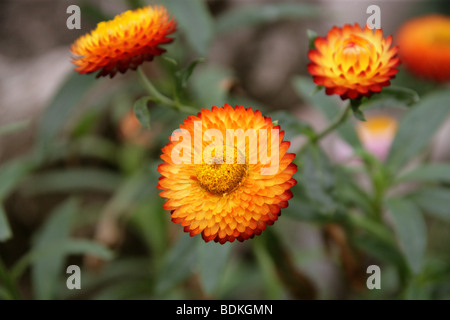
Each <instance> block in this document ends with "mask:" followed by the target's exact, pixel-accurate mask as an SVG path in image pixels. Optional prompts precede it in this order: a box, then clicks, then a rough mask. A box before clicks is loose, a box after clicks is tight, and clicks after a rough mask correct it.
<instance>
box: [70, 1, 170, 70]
mask: <svg viewBox="0 0 450 320" xmlns="http://www.w3.org/2000/svg"><path fill="white" fill-rule="evenodd" d="M175 31H176V22H175V20H174V19H172V18H171V17H170V16H169V14H168V12H167V10H166V9H165V8H164V7H162V6H148V7H145V8H141V9H137V10H129V11H126V12H124V13H122V14H120V15H118V16H116V17H115V18H114V19H113V20H110V21H106V22H100V23H99V24H98V25H97V28H96V29H95V30H93V31H91V33H88V34H85V35H83V36H81V37H80V38H78V39H77V40H76V41H75V42H74V43H73V44H72V47H71V52H72V54H73V55H74V58H73V60H72V62H73V63H74V64H75V65H76V66H77V67H76V68H75V70H76V71H78V72H79V73H92V72H96V71H99V70H100V72H99V73H98V75H97V77H102V76H108V75H109V76H110V77H111V78H112V77H114V75H115V74H116V73H117V72H118V71H119V72H121V73H124V72H125V71H127V70H128V69H132V70H136V68H137V67H138V66H139V65H140V64H142V63H143V62H144V61H151V60H153V58H154V57H155V56H158V55H160V54H162V53H164V52H165V50H164V49H162V48H159V47H158V46H159V45H161V44H165V43H170V42H172V41H173V38H169V37H168V35H169V34H171V33H173V32H175Z"/></svg>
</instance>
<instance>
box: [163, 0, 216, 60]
mask: <svg viewBox="0 0 450 320" xmlns="http://www.w3.org/2000/svg"><path fill="white" fill-rule="evenodd" d="M159 2H160V3H161V4H163V5H164V6H165V7H166V8H167V9H168V10H169V11H170V12H171V13H172V14H173V16H174V17H175V19H176V20H177V21H178V25H179V27H180V29H181V30H182V32H183V33H184V35H185V36H186V39H187V41H188V43H189V45H190V46H191V47H192V49H193V50H194V51H195V52H196V53H197V54H199V55H201V56H206V55H207V53H208V50H209V46H210V44H211V40H212V37H213V28H214V27H213V19H212V16H211V13H210V12H209V10H208V8H207V6H206V2H205V1H202V0H189V1H185V0H161V1H159Z"/></svg>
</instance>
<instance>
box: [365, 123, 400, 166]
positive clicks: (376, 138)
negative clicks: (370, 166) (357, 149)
mask: <svg viewBox="0 0 450 320" xmlns="http://www.w3.org/2000/svg"><path fill="white" fill-rule="evenodd" d="M397 128H398V123H397V120H396V119H395V118H394V117H392V116H390V115H387V114H378V115H372V116H368V117H367V118H366V121H358V124H357V126H356V132H357V133H358V137H359V139H360V140H361V143H362V145H363V146H364V148H365V149H366V150H367V151H369V152H370V153H372V154H373V155H374V156H375V157H377V158H378V159H380V160H385V159H386V157H387V155H388V154H389V149H390V147H391V144H392V141H393V140H394V138H395V134H396V133H397Z"/></svg>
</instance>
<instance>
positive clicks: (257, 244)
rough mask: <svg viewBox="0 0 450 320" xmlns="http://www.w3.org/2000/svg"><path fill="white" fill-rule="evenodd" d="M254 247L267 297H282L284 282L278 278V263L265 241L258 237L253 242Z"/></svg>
mask: <svg viewBox="0 0 450 320" xmlns="http://www.w3.org/2000/svg"><path fill="white" fill-rule="evenodd" d="M252 248H253V253H254V255H255V258H256V261H257V262H258V267H259V268H260V269H261V273H262V279H263V281H264V284H265V292H266V297H267V299H270V300H278V299H282V298H283V284H282V283H281V281H280V279H279V278H278V274H277V268H276V265H275V263H274V261H273V260H272V258H271V256H270V254H269V253H268V252H267V247H266V246H265V245H264V242H263V241H261V240H260V239H257V240H255V241H254V242H252Z"/></svg>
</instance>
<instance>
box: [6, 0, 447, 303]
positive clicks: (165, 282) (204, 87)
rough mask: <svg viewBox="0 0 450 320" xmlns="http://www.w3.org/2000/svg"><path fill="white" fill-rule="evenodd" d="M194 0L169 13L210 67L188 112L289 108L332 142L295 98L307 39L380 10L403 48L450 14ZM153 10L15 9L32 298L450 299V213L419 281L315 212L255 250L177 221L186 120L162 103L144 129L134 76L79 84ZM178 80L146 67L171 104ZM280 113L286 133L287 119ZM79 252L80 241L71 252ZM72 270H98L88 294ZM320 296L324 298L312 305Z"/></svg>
mask: <svg viewBox="0 0 450 320" xmlns="http://www.w3.org/2000/svg"><path fill="white" fill-rule="evenodd" d="M183 2H190V1H189V0H179V1H176V0H172V1H169V0H167V1H158V2H157V3H161V4H166V5H167V6H168V8H169V10H171V11H172V12H173V14H174V15H175V16H176V18H177V20H178V21H179V26H180V27H179V31H178V32H177V33H176V34H175V38H176V40H175V41H174V42H173V44H170V45H167V46H166V47H165V48H166V49H167V50H168V52H167V53H166V54H165V55H166V56H168V57H171V58H173V59H175V60H176V61H178V63H179V65H181V66H184V65H186V64H187V63H189V61H192V60H194V59H196V58H198V57H204V58H205V59H206V60H205V62H202V63H199V65H198V67H197V68H196V69H195V71H194V73H193V75H192V78H191V80H190V83H189V87H188V93H187V94H188V97H187V98H186V99H187V100H188V101H191V102H193V104H194V105H195V106H198V107H204V108H210V107H211V106H213V105H223V103H225V102H227V103H229V104H231V105H234V104H243V105H245V106H252V107H254V108H256V109H260V110H263V111H265V112H266V113H269V114H271V113H273V112H279V111H281V110H283V112H284V113H283V114H284V117H285V119H284V120H286V119H288V118H297V119H299V120H301V121H303V122H306V123H310V124H311V125H312V126H313V127H314V128H316V129H320V128H323V127H324V126H325V125H326V123H327V118H326V116H324V115H323V113H322V112H320V110H318V108H316V107H314V106H313V105H311V100H310V99H308V97H307V96H305V95H303V96H302V92H299V90H297V89H296V87H295V85H293V79H294V78H295V77H298V76H306V77H308V75H307V70H306V65H307V63H308V59H307V51H308V37H307V33H306V30H307V29H311V30H314V31H316V32H317V33H318V34H319V35H325V34H326V32H327V31H328V30H329V29H330V28H331V27H332V26H334V25H337V26H342V25H343V24H345V23H359V24H360V25H364V24H365V23H366V20H367V18H368V17H369V16H370V15H369V14H367V13H366V9H367V7H368V6H369V5H373V4H375V5H378V6H379V7H380V8H381V25H382V28H383V32H384V34H385V35H387V34H392V35H394V42H395V34H396V32H397V30H398V28H399V27H400V26H401V25H402V24H403V23H404V22H405V21H407V20H408V19H410V18H411V17H415V16H420V15H424V14H427V13H441V14H447V15H449V14H450V7H449V6H448V1H419V0H411V1H409V0H396V1H387V0H386V1H339V0H336V1H333V0H328V1H273V0H266V1H262V0H210V1H194V0H193V1H192V3H195V5H192V6H190V5H188V6H186V4H183ZM147 3H156V2H155V1H144V0H141V1H137V0H136V1H134V0H129V1H125V0H123V1H121V0H103V1H95V0H91V1H89V0H85V1H81V0H71V1H66V0H64V1H49V0H0V97H1V98H0V126H2V125H12V127H11V128H13V129H12V130H11V132H8V133H6V134H2V135H1V136H0V165H5V166H8V167H6V169H7V170H3V171H2V173H3V174H2V175H0V177H1V180H0V191H1V192H0V200H2V202H3V209H4V212H5V213H6V216H7V218H8V220H9V224H10V228H11V231H12V237H10V238H9V239H8V240H6V241H3V242H1V243H0V257H1V259H2V260H3V262H4V265H5V266H6V268H9V269H11V270H15V271H16V272H17V274H18V276H17V279H15V280H16V282H17V287H18V290H19V294H20V296H21V297H22V298H25V299H204V298H220V299H222V298H225V299H296V298H305V297H306V298H318V299H366V298H368V299H372V298H374V299H376V298H387V299H390V298H399V297H401V298H425V299H448V298H450V277H449V276H450V255H449V252H450V250H449V248H450V246H449V244H450V232H449V227H450V222H449V221H450V220H449V219H448V218H449V217H450V215H449V214H448V212H447V214H446V212H444V213H443V214H442V215H441V216H445V217H447V218H446V219H441V218H436V217H434V216H432V215H431V216H427V218H426V219H427V220H426V225H427V230H428V232H427V234H428V236H427V238H428V242H427V251H426V252H427V257H432V260H433V259H434V260H433V261H437V262H436V264H433V263H434V262H432V263H430V265H431V267H430V268H431V269H432V271H430V273H429V274H426V275H424V274H421V276H420V277H416V278H414V279H415V280H413V281H412V280H411V281H410V282H404V281H402V277H401V276H399V275H398V274H397V271H396V268H395V267H393V266H392V264H390V263H386V264H383V263H384V262H383V261H380V260H379V259H377V257H376V255H373V256H371V255H370V254H369V255H363V256H362V257H361V256H359V254H355V253H354V251H352V249H351V247H352V246H353V244H351V243H350V244H349V243H347V242H348V241H349V240H348V239H347V238H346V235H345V233H343V232H342V230H341V229H339V228H337V229H333V228H335V226H334V225H333V224H330V223H328V222H323V221H322V220H321V219H315V218H314V217H312V218H311V216H309V217H308V216H307V214H306V215H304V214H303V213H304V212H302V210H305V211H307V208H303V209H302V207H301V205H300V204H299V205H297V206H296V205H293V206H291V207H290V209H286V212H285V214H283V213H282V215H281V218H280V219H279V221H277V222H276V223H275V225H274V226H273V227H270V229H273V232H274V233H275V234H277V239H276V240H273V239H272V238H271V237H274V236H273V235H272V234H269V235H267V236H264V233H263V235H262V236H260V237H256V238H255V239H254V240H250V241H246V242H244V243H232V244H230V243H227V244H226V245H223V246H221V245H219V244H215V243H207V244H204V243H203V242H202V240H201V239H197V238H198V237H197V238H190V237H189V235H187V234H184V233H183V232H182V228H181V227H180V226H179V225H175V224H173V223H172V222H170V213H169V212H166V211H164V210H163V209H162V203H163V200H162V199H160V198H159V197H158V195H157V193H158V191H157V189H156V188H155V186H156V184H157V179H158V174H157V172H156V166H157V165H158V164H159V163H160V160H159V154H160V149H161V147H162V146H163V145H165V143H166V142H167V141H168V137H169V135H170V134H171V132H172V131H173V130H174V129H176V128H177V127H178V124H180V123H181V122H182V120H183V119H184V118H185V117H186V115H184V114H177V113H175V112H174V111H172V110H168V109H167V108H164V107H162V106H157V105H151V106H150V114H151V129H150V130H143V129H142V128H140V126H139V124H138V123H137V121H136V119H135V118H134V116H133V115H130V114H128V112H129V111H130V110H132V107H133V104H134V101H135V100H136V99H137V98H139V97H141V96H143V95H145V91H144V88H143V87H142V85H141V83H140V82H139V79H138V78H137V75H136V74H135V73H134V72H128V73H126V74H124V75H118V76H116V77H115V78H113V79H99V80H95V79H94V78H93V77H91V76H84V77H83V76H77V75H75V72H74V71H73V65H72V64H71V62H70V60H71V55H70V51H69V49H70V45H71V43H72V42H73V41H74V40H75V39H77V38H78V37H79V36H80V35H82V34H84V33H86V32H89V31H90V30H91V29H93V28H95V25H96V23H97V22H99V21H102V20H105V19H110V18H112V17H113V16H114V15H116V14H118V13H120V12H122V11H125V10H127V9H130V8H134V7H138V6H141V5H145V4H147ZM72 4H76V5H79V6H80V8H81V12H82V14H81V30H68V29H67V28H66V20H67V18H68V17H69V14H67V13H66V9H67V7H68V6H69V5H72ZM186 8H188V9H189V10H186ZM171 68H173V66H172V65H171V64H170V62H168V61H166V60H164V59H162V58H157V59H155V61H154V62H152V63H147V64H145V65H144V69H145V71H146V72H147V74H148V75H149V77H151V78H152V79H154V83H155V84H156V85H158V87H160V88H162V90H163V91H165V92H170V86H171V80H170V78H169V77H168V76H167V74H168V70H169V71H170V70H172V69H171ZM169 73H170V72H169ZM393 83H394V84H397V85H402V86H407V87H409V88H412V89H414V90H416V91H417V92H418V93H419V95H422V94H426V93H427V92H430V91H432V90H434V89H435V88H436V87H437V84H436V83H433V82H430V81H426V80H422V79H419V78H417V77H415V76H414V75H412V74H411V73H409V72H408V71H407V70H405V69H404V67H401V71H400V73H399V74H398V76H397V77H396V79H395V80H394V81H393ZM447 88H448V86H447ZM340 103H341V102H340V101H336V104H338V105H339V104H340ZM393 104H395V102H393ZM448 107H449V108H450V101H449V103H448ZM383 111H384V112H386V113H388V114H390V115H392V116H394V117H401V115H402V112H403V109H398V108H397V106H396V105H389V106H385V108H384V109H383ZM368 112H369V114H370V112H375V113H376V111H373V110H370V111H368ZM274 114H276V115H277V116H278V117H279V119H280V124H281V126H282V128H283V119H282V118H281V117H282V115H281V114H279V113H278V114H277V113H274ZM273 119H274V120H275V118H273ZM423 120H424V121H426V119H423ZM286 121H287V120H286ZM288 133H289V132H288ZM449 136H450V122H449V121H448V120H447V121H446V122H444V124H443V125H442V126H441V127H440V128H439V130H437V132H436V134H435V135H433V139H432V141H430V143H429V145H428V151H429V152H428V153H427V161H430V162H440V163H446V162H448V161H449V160H450V144H449V143H448V141H449ZM289 138H290V139H291V140H292V149H293V151H294V152H295V150H298V148H299V147H300V146H301V144H302V143H304V141H305V137H304V136H302V135H298V134H295V133H292V134H291V133H289ZM322 146H323V150H324V151H325V154H326V155H327V157H328V158H329V160H330V163H333V165H334V164H335V163H339V162H340V161H341V162H342V161H343V160H342V159H343V158H345V155H347V154H348V152H349V151H348V150H349V148H350V147H349V146H348V145H346V144H345V143H344V142H343V141H341V140H340V139H339V138H338V137H337V136H336V135H332V136H330V137H329V138H327V139H325V140H324V141H323V144H322ZM3 168H5V167H3ZM296 179H297V180H301V179H302V177H301V176H298V175H297V177H296ZM294 195H295V193H294ZM449 195H450V193H448V194H445V195H443V197H444V200H445V199H447V202H446V203H447V207H446V208H447V209H445V208H443V207H442V206H441V207H440V209H438V211H440V212H442V211H446V210H450V209H448V203H449V202H450V196H449ZM445 197H446V198H445ZM444 203H445V202H444ZM330 238H331V240H330ZM71 239H75V240H78V242H75V243H76V244H75V245H73V244H69V245H67V247H64V246H62V248H61V247H58V246H56V247H55V245H57V244H58V243H63V244H64V243H69V242H70V241H71ZM80 240H82V241H84V242H82V241H80ZM272 240H273V241H275V242H277V245H278V247H275V249H273V250H278V249H279V248H283V250H282V252H279V255H280V257H278V258H279V259H284V258H283V256H284V255H288V256H289V258H288V259H287V261H288V262H286V263H285V264H281V265H280V264H278V263H277V262H276V256H274V254H273V252H270V250H272V249H270V248H269V247H270V243H271V241H272ZM347 246H349V248H347ZM46 248H47V250H46ZM268 248H269V249H268ZM277 248H278V249H277ZM374 250H376V248H375V249H374ZM382 250H383V249H382ZM70 264H77V265H79V266H81V267H82V290H73V291H70V290H68V289H67V288H66V286H65V279H66V278H67V275H66V274H65V270H66V268H65V267H66V266H68V265H70ZM370 264H377V265H381V266H382V289H381V290H368V289H367V288H366V286H365V279H366V278H367V274H366V268H367V266H368V265H370ZM436 270H438V271H436ZM430 274H431V275H430ZM19 275H20V276H19ZM292 277H294V278H296V279H297V280H296V281H297V282H296V281H294V282H292ZM433 277H435V278H433ZM303 278H307V281H306V280H305V279H303ZM430 279H431V280H430ZM289 283H291V284H289ZM292 283H293V284H292ZM296 283H299V287H296ZM305 283H307V284H308V285H311V286H312V287H314V289H313V290H312V291H313V292H314V294H310V293H311V292H309V294H305V290H304V289H302V288H301V285H302V284H303V285H304V284H305ZM0 285H1V286H2V287H0V288H2V291H5V290H4V289H5V287H6V284H5V283H1V282H0ZM299 288H300V289H299ZM306 291H307V290H306Z"/></svg>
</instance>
